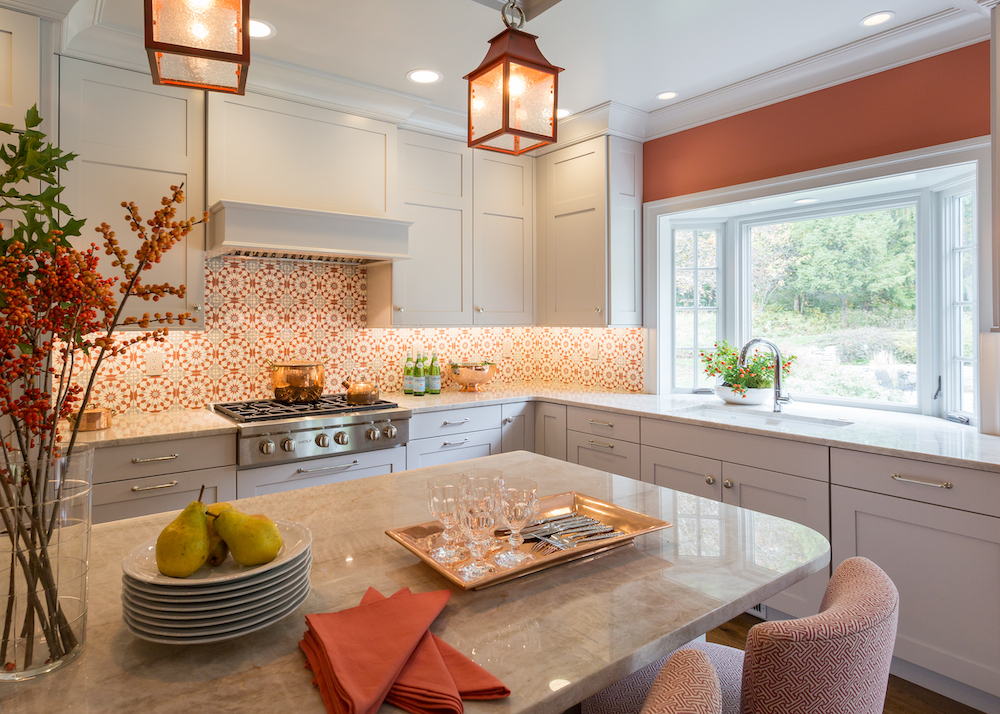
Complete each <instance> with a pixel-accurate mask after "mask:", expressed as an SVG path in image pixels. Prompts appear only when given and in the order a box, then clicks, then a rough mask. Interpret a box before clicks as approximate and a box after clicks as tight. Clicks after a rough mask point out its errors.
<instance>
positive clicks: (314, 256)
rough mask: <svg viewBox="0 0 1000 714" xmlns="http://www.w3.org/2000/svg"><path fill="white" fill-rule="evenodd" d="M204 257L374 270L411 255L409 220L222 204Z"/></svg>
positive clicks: (215, 210) (213, 218)
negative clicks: (296, 261) (287, 260)
mask: <svg viewBox="0 0 1000 714" xmlns="http://www.w3.org/2000/svg"><path fill="white" fill-rule="evenodd" d="M209 211H210V213H211V214H212V215H211V220H210V221H209V222H208V250H207V251H206V253H205V255H206V257H208V258H214V257H216V256H220V255H237V256H244V257H253V258H294V259H300V260H321V261H325V262H331V263H347V264H350V265H374V264H377V263H391V262H393V261H396V260H406V259H408V258H409V257H410V256H409V254H408V252H407V251H408V250H409V229H410V226H411V225H413V224H412V223H411V222H410V221H396V220H392V219H390V218H375V217H372V216H358V215H354V214H352V213H333V212H330V211H314V210H308V209H303V208H289V207H286V206H266V205H262V204H258V203H242V202H240V201H228V200H222V201H219V202H218V203H216V204H215V205H214V206H212V207H211V209H209Z"/></svg>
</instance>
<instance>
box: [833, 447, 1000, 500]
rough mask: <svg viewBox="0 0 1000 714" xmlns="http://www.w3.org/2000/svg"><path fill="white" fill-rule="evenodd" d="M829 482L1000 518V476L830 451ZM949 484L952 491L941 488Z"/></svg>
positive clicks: (843, 450) (894, 458)
mask: <svg viewBox="0 0 1000 714" xmlns="http://www.w3.org/2000/svg"><path fill="white" fill-rule="evenodd" d="M893 475H895V476H897V477H898V478H893ZM830 479H831V481H832V482H833V483H835V484H839V485H841V486H849V487H851V488H860V489H862V490H864V491H874V492H875V493H884V494H886V495H887V496H899V497H900V498H908V499H910V500H911V501H923V502H924V503H934V504H937V505H939V506H948V507H949V508H960V509H962V510H963V511H972V512H973V513H982V514H984V515H987V516H1000V474H998V473H994V472H992V471H978V470H976V469H966V468H961V467H959V466H946V465H944V464H934V463H930V462H928V461H916V460H914V459H903V458H899V457H896V456H882V455H880V454H868V453H863V452H860V451H851V450H849V449H830ZM902 479H910V480H909V481H904V480H902ZM913 481H918V482H919V483H913ZM946 483H947V484H951V488H945V487H943V486H940V485H939V484H946Z"/></svg>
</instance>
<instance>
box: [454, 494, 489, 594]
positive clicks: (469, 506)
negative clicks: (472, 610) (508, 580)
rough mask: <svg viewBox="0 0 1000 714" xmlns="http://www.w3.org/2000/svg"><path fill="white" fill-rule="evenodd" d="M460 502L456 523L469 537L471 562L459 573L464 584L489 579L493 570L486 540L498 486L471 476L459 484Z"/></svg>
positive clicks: (459, 570) (461, 568) (460, 569)
mask: <svg viewBox="0 0 1000 714" xmlns="http://www.w3.org/2000/svg"><path fill="white" fill-rule="evenodd" d="M461 494H462V495H461V497H460V499H459V522H460V523H461V524H462V529H463V530H464V531H465V533H466V535H468V537H469V550H471V551H472V562H470V563H466V564H465V565H463V566H462V567H460V568H459V569H458V574H459V575H460V576H461V577H462V579H463V580H466V581H468V582H471V581H473V580H478V579H479V578H481V577H483V576H485V575H489V574H490V573H492V572H494V571H495V570H496V566H494V565H491V564H490V563H487V562H486V560H485V558H486V553H487V548H486V539H487V538H489V537H490V536H491V535H492V533H493V527H494V526H495V525H496V516H495V513H496V508H497V495H498V492H497V486H496V481H495V479H494V477H493V476H492V475H490V476H470V477H468V478H467V479H466V480H465V482H464V483H463V484H462V489H461Z"/></svg>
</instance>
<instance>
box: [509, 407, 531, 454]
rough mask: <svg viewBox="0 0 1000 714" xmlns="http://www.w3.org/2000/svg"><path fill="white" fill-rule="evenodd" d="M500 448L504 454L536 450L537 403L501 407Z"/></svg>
mask: <svg viewBox="0 0 1000 714" xmlns="http://www.w3.org/2000/svg"><path fill="white" fill-rule="evenodd" d="M500 413H501V419H500V434H501V442H500V447H501V450H502V451H503V453H505V454H506V453H509V452H511V451H534V450H535V403H534V402H520V403H517V404H503V405H501V412H500Z"/></svg>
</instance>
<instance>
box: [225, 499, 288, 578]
mask: <svg viewBox="0 0 1000 714" xmlns="http://www.w3.org/2000/svg"><path fill="white" fill-rule="evenodd" d="M215 530H216V531H217V532H218V533H219V535H220V536H222V540H224V541H226V545H228V546H229V552H230V553H232V554H233V560H235V561H236V562H237V563H239V564H240V565H263V564H264V563H270V562H271V561H272V560H274V559H275V558H276V557H278V551H279V550H281V533H279V532H278V526H277V525H275V523H274V521H272V520H271V519H270V518H268V517H267V516H264V515H260V514H258V515H254V516H248V515H247V514H245V513H240V512H239V511H237V510H236V509H235V508H231V509H229V510H225V511H222V513H220V514H219V516H218V518H216V519H215Z"/></svg>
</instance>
